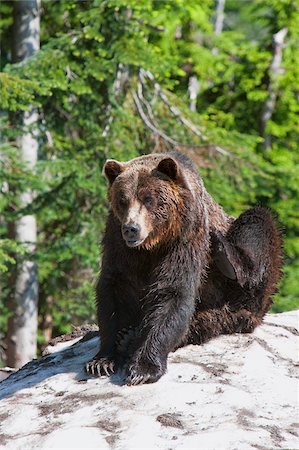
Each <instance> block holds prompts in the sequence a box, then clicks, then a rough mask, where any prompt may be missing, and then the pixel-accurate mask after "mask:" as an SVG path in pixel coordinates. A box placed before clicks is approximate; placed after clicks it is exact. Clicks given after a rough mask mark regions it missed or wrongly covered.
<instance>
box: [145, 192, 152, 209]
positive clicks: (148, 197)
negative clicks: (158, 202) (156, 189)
mask: <svg viewBox="0 0 299 450" xmlns="http://www.w3.org/2000/svg"><path fill="white" fill-rule="evenodd" d="M143 203H144V206H146V207H147V208H149V207H150V206H152V204H153V197H152V196H151V195H146V196H145V197H144V198H143Z"/></svg>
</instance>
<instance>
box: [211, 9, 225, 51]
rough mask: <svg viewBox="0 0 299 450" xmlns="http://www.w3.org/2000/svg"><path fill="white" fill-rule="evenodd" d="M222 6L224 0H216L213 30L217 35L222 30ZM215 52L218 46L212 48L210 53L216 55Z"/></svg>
mask: <svg viewBox="0 0 299 450" xmlns="http://www.w3.org/2000/svg"><path fill="white" fill-rule="evenodd" d="M224 8H225V0H217V6H216V17H215V26H214V32H215V34H216V36H219V34H221V33H222V30H223V22H224ZM217 53H218V48H217V47H214V48H212V54H213V55H217Z"/></svg>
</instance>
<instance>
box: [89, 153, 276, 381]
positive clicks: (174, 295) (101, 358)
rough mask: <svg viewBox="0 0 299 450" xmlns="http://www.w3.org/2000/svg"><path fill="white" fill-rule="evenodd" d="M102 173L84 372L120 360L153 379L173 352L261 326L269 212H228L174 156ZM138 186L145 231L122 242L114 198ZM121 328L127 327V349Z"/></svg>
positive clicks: (270, 281)
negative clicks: (94, 341)
mask: <svg viewBox="0 0 299 450" xmlns="http://www.w3.org/2000/svg"><path fill="white" fill-rule="evenodd" d="M167 158H168V159H167ZM171 159H172V160H174V161H175V162H176V164H175V165H173V164H172V163H171ZM158 168H159V170H158ZM109 171H110V172H109ZM107 172H108V177H109V179H110V183H111V185H110V188H109V199H110V201H111V205H112V209H111V211H110V213H109V217H108V220H107V227H106V232H105V235H104V239H103V259H102V270H101V274H100V277H99V280H98V283H97V288H96V293H97V312H98V322H99V330H100V337H101V348H100V350H99V353H98V354H97V355H96V356H95V358H94V359H93V360H92V361H91V362H90V363H88V364H87V370H88V372H90V373H97V374H99V375H104V374H106V375H110V374H111V373H112V372H113V371H115V370H117V369H118V368H120V367H123V366H124V365H125V368H126V383H127V384H131V385H134V384H140V383H145V382H155V381H157V380H158V379H159V378H160V377H161V376H162V375H163V374H164V373H165V371H166V367H167V356H168V353H169V352H170V351H174V350H175V349H176V348H178V347H181V346H183V345H187V344H189V343H193V344H201V343H203V342H205V341H207V340H208V339H210V338H212V337H214V336H218V335H220V334H223V333H235V332H245V333H247V332H251V331H252V330H253V329H254V328H255V327H256V326H257V325H259V324H260V323H261V321H262V318H263V316H264V314H265V313H266V312H267V310H268V308H269V306H270V305H271V295H272V294H273V292H274V291H275V290H276V287H277V282H278V280H279V278H280V267H281V238H280V233H279V232H278V230H277V227H276V225H275V222H274V220H273V218H272V215H271V213H270V212H269V211H268V210H267V209H265V208H261V207H255V208H251V209H249V210H248V211H246V212H245V213H243V214H242V215H241V216H240V217H239V218H238V219H237V220H234V219H233V218H231V217H229V216H228V215H227V214H226V213H225V212H224V211H223V210H222V208H221V207H220V206H219V205H218V204H217V203H215V202H214V200H213V199H212V198H211V196H210V195H209V194H208V193H207V191H206V190H205V188H204V185H203V183H202V180H201V179H200V177H198V175H197V171H196V168H195V167H194V165H193V163H192V162H191V161H190V160H189V159H188V158H186V157H185V156H184V155H181V154H179V153H170V154H164V155H161V154H158V155H149V156H145V157H141V158H137V159H135V160H132V161H129V162H128V163H124V164H122V165H121V167H118V166H117V164H116V165H114V163H113V162H112V163H111V164H109V170H107ZM106 175H107V174H106ZM144 191H147V192H148V191H150V193H151V194H153V195H154V196H156V197H157V198H155V204H154V205H152V206H153V209H152V210H150V208H149V209H148V214H147V215H146V217H147V220H148V221H150V228H149V229H151V230H152V231H151V232H150V234H149V236H148V238H147V239H146V240H145V241H144V243H143V244H142V245H141V246H140V247H138V248H128V246H127V245H126V243H125V241H124V239H123V237H122V234H121V223H122V220H123V217H124V216H122V214H123V213H122V209H121V208H120V207H119V203H118V202H119V196H120V195H121V196H122V197H125V198H127V199H129V198H130V196H132V195H135V194H136V196H137V197H138V196H139V197H140V196H141V197H142V195H143V194H142V193H143V192H144ZM134 193H135V194H134ZM137 197H136V198H137ZM139 197H138V198H139ZM124 209H125V208H124ZM123 330H134V333H133V334H132V337H131V338H128V339H127V341H126V339H124V338H122V339H123V341H122V342H127V343H126V345H125V346H124V345H122V346H121V345H119V342H120V338H119V336H120V335H121V334H122V333H123Z"/></svg>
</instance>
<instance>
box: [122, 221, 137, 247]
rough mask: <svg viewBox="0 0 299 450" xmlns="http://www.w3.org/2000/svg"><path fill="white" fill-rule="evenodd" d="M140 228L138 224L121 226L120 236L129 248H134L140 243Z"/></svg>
mask: <svg viewBox="0 0 299 450" xmlns="http://www.w3.org/2000/svg"><path fill="white" fill-rule="evenodd" d="M140 231H141V227H140V225H138V223H128V224H123V225H122V235H123V238H124V239H125V241H126V243H127V245H128V246H129V247H135V246H136V245H138V244H139V243H140Z"/></svg>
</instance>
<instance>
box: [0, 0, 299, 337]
mask: <svg viewBox="0 0 299 450" xmlns="http://www.w3.org/2000/svg"><path fill="white" fill-rule="evenodd" d="M0 10H1V11H0V12H1V21H0V29H1V33H2V46H3V49H2V53H1V58H2V61H1V63H2V64H1V66H2V67H4V66H5V67H4V71H3V72H2V73H0V90H1V99H2V108H3V113H2V115H1V122H0V135H1V140H2V142H3V146H2V147H0V157H1V158H0V159H1V162H3V164H2V166H1V168H0V186H2V197H1V198H0V239H1V241H0V242H1V246H0V270H2V271H5V270H6V272H5V273H4V276H3V281H1V286H0V287H2V292H3V293H4V294H3V297H2V298H1V299H0V307H1V311H4V309H3V308H5V307H6V306H5V305H6V295H7V289H8V284H9V277H8V272H9V269H10V268H11V267H12V265H13V264H14V260H15V259H18V258H19V256H18V255H19V253H18V252H19V250H20V246H19V244H18V243H16V242H15V241H13V240H11V239H10V237H9V235H8V225H9V223H11V222H13V221H14V220H16V219H17V218H18V217H20V216H21V215H23V214H26V213H33V214H35V215H36V217H37V222H38V232H39V233H38V246H37V254H36V260H37V263H38V267H39V282H40V323H41V326H42V323H43V317H44V315H45V314H46V312H48V311H49V309H50V311H51V313H52V315H53V318H54V322H55V326H54V331H55V333H57V334H59V333H62V332H65V331H68V330H69V329H70V326H71V324H74V325H75V324H77V323H82V322H84V321H86V322H91V321H94V320H95V316H94V314H95V310H94V306H93V296H94V295H93V283H94V281H95V279H96V274H97V271H98V264H99V242H100V239H101V233H102V231H103V227H104V223H105V216H106V212H107V202H106V185H105V181H104V180H103V177H102V175H101V167H102V166H103V163H104V161H105V159H106V158H107V157H110V158H117V159H121V160H126V159H129V158H131V157H134V156H137V155H138V154H141V153H146V152H150V151H153V150H155V151H163V150H167V149H169V148H171V147H172V146H171V145H170V144H169V143H167V142H166V141H164V140H163V139H162V138H161V137H158V136H157V134H156V133H154V132H153V131H152V130H150V129H149V128H148V127H147V126H146V124H145V123H144V120H142V118H141V117H140V114H139V113H138V110H137V108H136V102H135V101H134V95H133V93H134V92H136V90H138V89H140V78H139V79H138V74H139V76H140V73H139V70H140V68H143V69H144V70H149V71H150V72H151V73H152V74H153V75H154V77H155V79H156V80H157V81H158V82H159V84H160V86H161V88H162V89H163V91H164V93H166V94H167V98H168V100H169V101H170V102H171V103H172V104H173V105H174V106H176V107H177V108H179V111H180V114H181V115H182V116H184V117H185V118H187V119H188V120H190V121H192V122H193V123H194V124H195V125H196V127H197V128H198V129H199V130H200V131H201V133H202V134H203V135H204V136H205V139H203V138H201V137H200V136H199V135H195V134H194V133H192V131H191V130H190V129H188V127H185V126H184V125H182V123H181V122H180V119H179V117H177V116H175V115H174V114H173V113H172V112H171V110H170V109H169V107H168V106H167V104H166V103H165V102H164V101H163V99H161V97H160V96H159V95H158V92H157V89H156V87H155V86H154V84H153V83H152V82H151V81H150V80H149V79H144V80H143V92H142V94H143V99H144V101H145V102H144V103H142V105H141V106H143V108H144V111H146V112H147V113H148V114H149V111H150V112H151V114H152V115H153V117H152V118H153V119H154V122H155V124H156V125H157V127H158V128H159V130H162V131H163V132H164V133H166V134H167V135H168V136H169V137H171V138H172V139H174V140H176V141H177V142H178V145H177V148H179V149H181V150H183V151H187V152H188V151H191V152H192V155H193V156H195V159H196V160H197V161H199V164H200V173H201V174H202V176H203V178H204V180H205V184H206V186H207V188H208V190H209V192H211V194H212V195H213V196H214V197H215V198H216V200H218V201H219V202H220V203H221V204H222V205H223V207H224V208H225V209H226V210H227V211H228V212H229V213H231V214H234V215H237V214H239V213H240V212H241V211H243V210H244V209H245V208H246V207H249V206H250V205H253V204H255V203H261V204H264V205H268V206H270V207H271V208H273V210H274V211H275V212H276V214H277V216H278V220H279V222H280V224H281V227H282V229H283V232H284V235H285V261H286V266H285V270H284V271H285V276H284V279H283V281H282V285H281V290H280V293H279V294H278V296H277V300H276V304H275V306H274V307H273V310H274V311H282V310H284V309H290V308H295V307H298V297H299V293H298V289H297V283H296V280H298V277H299V265H298V256H299V244H298V229H299V217H298V211H299V205H298V197H299V192H298V190H299V183H298V151H297V145H298V128H299V127H298V125H299V124H298V117H299V114H298V112H299V111H298V98H297V97H298V88H299V60H298V58H299V54H298V52H296V51H295V50H296V48H298V35H297V30H298V27H299V23H298V11H297V12H296V5H295V3H294V2H293V1H292V0H275V1H273V0H271V1H270V0H263V1H261V0H244V1H242V5H241V6H240V2H239V1H238V0H226V7H225V22H224V29H223V32H222V33H221V34H220V35H218V36H216V35H215V33H214V31H213V20H214V15H215V3H214V1H212V0H203V1H201V2H200V4H198V2H187V4H186V2H183V1H181V0H165V1H163V2H161V1H156V0H142V1H140V0H139V1H137V0H136V1H135V0H134V1H132V0H130V1H129V0H109V1H105V2H103V1H100V0H93V1H88V2H78V1H75V0H61V1H56V0H55V1H52V0H51V1H50V0H49V1H44V2H43V14H42V17H41V50H40V51H39V52H38V53H37V54H35V55H34V56H33V57H32V58H30V59H28V60H27V61H26V62H25V63H19V64H11V60H10V49H9V46H10V42H9V36H10V35H11V25H12V4H11V2H5V1H4V2H2V3H1V4H0ZM281 27H288V34H287V38H286V45H285V48H284V49H283V67H282V70H281V74H280V75H279V78H278V80H277V82H276V83H277V86H276V87H277V99H276V105H275V110H274V114H273V116H272V117H271V120H270V121H269V123H268V128H267V131H268V132H269V133H271V135H272V147H271V150H267V151H266V150H265V149H264V147H263V139H262V138H261V132H260V129H261V124H260V117H261V111H262V109H263V106H264V102H265V100H266V99H267V97H268V95H269V92H268V88H269V65H270V63H271V59H272V47H271V42H272V36H273V34H274V33H276V32H277V31H278V30H279V29H280V28H281ZM191 75H192V76H196V77H197V79H198V80H199V82H200V91H199V95H198V98H197V111H196V112H194V113H192V112H190V111H189V107H188V102H189V98H188V82H189V78H190V76H191ZM119 76H120V79H118V77H119ZM117 82H119V84H120V86H119V88H117V87H116V85H117ZM30 105H34V106H35V107H36V108H38V110H39V113H40V120H39V123H38V136H39V143H40V151H39V153H40V154H39V161H38V163H37V165H36V167H35V169H34V171H30V170H29V169H28V168H26V166H24V164H22V163H21V162H20V161H19V159H18V150H17V139H18V137H19V136H20V135H21V134H22V132H23V130H22V127H21V126H17V127H12V123H14V122H15V121H14V119H13V118H12V114H17V113H18V112H19V111H24V110H26V109H28V108H29V107H30ZM146 105H147V106H146ZM104 130H105V132H104V133H103V131H104ZM207 144H212V145H211V146H207ZM217 146H219V147H221V148H222V149H225V150H228V151H229V152H230V153H231V154H232V156H225V155H223V154H222V153H219V152H218V151H217V150H215V148H216V147H217ZM213 149H214V150H213ZM192 155H191V156H192ZM26 189H32V190H34V191H35V194H36V195H35V200H34V201H33V203H32V204H31V205H29V206H27V207H26V208H25V210H24V208H23V209H22V207H21V206H20V204H19V201H18V198H19V196H20V194H21V193H22V192H24V191H25V190H26ZM49 299H52V303H51V306H49ZM5 311H6V312H5V313H4V312H3V314H4V317H7V310H5ZM3 326H4V321H3ZM3 329H5V327H4V328H3ZM40 340H42V338H41V337H40Z"/></svg>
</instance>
